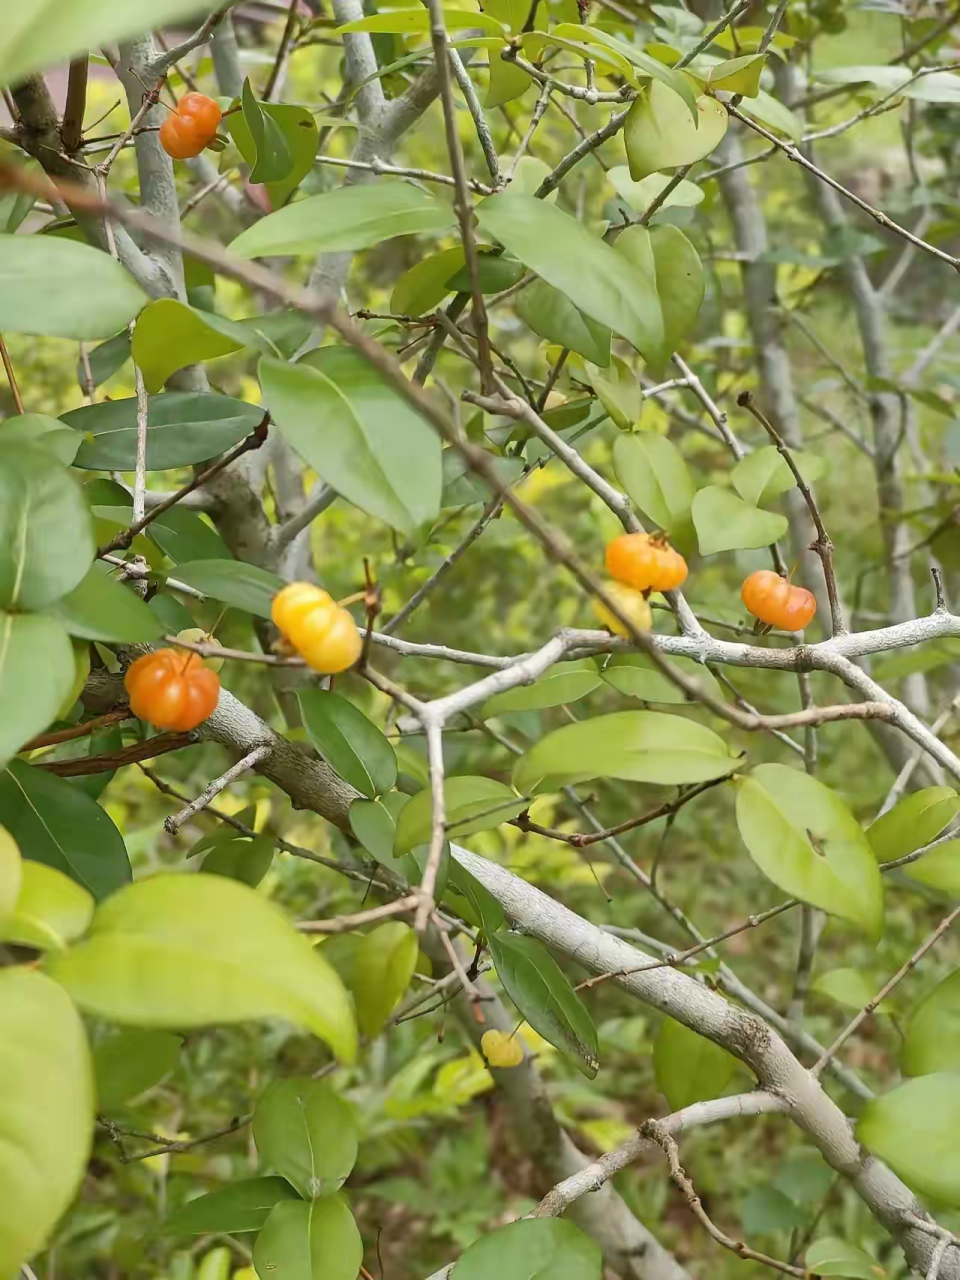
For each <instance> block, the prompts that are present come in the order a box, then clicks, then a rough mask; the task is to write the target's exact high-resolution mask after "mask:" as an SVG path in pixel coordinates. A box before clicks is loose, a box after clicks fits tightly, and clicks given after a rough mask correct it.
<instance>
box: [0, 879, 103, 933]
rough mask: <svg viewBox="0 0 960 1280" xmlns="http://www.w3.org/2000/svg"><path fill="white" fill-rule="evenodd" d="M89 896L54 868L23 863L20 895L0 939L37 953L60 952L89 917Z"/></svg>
mask: <svg viewBox="0 0 960 1280" xmlns="http://www.w3.org/2000/svg"><path fill="white" fill-rule="evenodd" d="M93 908H94V900H93V895H92V894H91V893H89V892H88V891H87V890H86V889H84V887H83V885H80V884H77V882H76V881H75V880H71V879H70V877H69V876H65V875H64V874H63V872H62V871H58V870H57V869H56V867H48V866H46V865H45V864H44V863H42V862H32V861H29V860H24V862H23V870H22V880H21V884H20V895H19V897H18V898H17V902H16V906H15V907H14V910H13V913H12V915H11V916H10V917H9V918H8V919H7V921H6V923H5V924H4V923H0V938H2V939H3V940H4V941H5V942H16V943H19V944H20V945H21V946H25V947H36V949H37V950H38V951H51V950H62V948H63V947H65V946H66V945H67V943H69V942H72V941H73V940H74V939H75V938H79V937H80V936H81V934H82V933H83V932H84V931H85V930H86V928H87V926H88V925H89V923H90V921H91V919H92V918H93Z"/></svg>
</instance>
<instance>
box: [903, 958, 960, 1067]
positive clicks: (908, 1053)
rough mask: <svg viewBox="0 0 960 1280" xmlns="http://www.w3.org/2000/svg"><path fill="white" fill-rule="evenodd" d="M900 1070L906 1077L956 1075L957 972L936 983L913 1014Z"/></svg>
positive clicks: (959, 1037)
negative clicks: (939, 1074) (935, 1074)
mask: <svg viewBox="0 0 960 1280" xmlns="http://www.w3.org/2000/svg"><path fill="white" fill-rule="evenodd" d="M900 1070H901V1071H902V1072H903V1074H904V1075H906V1076H926V1075H930V1074H931V1073H932V1072H935V1071H960V970H957V971H956V972H954V973H951V974H950V976H949V977H947V978H944V980H943V981H942V982H940V983H938V984H937V985H936V986H935V987H934V989H933V990H932V991H931V992H930V993H929V994H928V995H927V996H926V997H925V998H924V999H923V1000H921V1002H920V1004H919V1005H918V1006H917V1008H916V1009H915V1010H914V1014H913V1017H912V1018H911V1019H910V1025H909V1027H908V1028H907V1034H906V1036H905V1037H904V1041H903V1047H902V1048H901V1051H900Z"/></svg>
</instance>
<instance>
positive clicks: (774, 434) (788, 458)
mask: <svg viewBox="0 0 960 1280" xmlns="http://www.w3.org/2000/svg"><path fill="white" fill-rule="evenodd" d="M737 404H739V405H741V406H742V407H743V408H744V409H748V410H749V411H750V413H751V414H753V416H754V418H756V420H757V421H758V422H759V423H760V425H761V426H762V427H763V429H764V430H765V431H766V433H767V435H768V436H769V437H770V439H771V440H772V441H773V442H774V444H775V445H776V446H777V452H778V453H779V454H780V456H781V457H782V458H783V460H784V462H786V464H787V466H788V467H789V468H790V471H791V473H792V475H793V478H794V479H795V480H796V482H797V488H798V489H799V491H800V494H801V496H802V498H803V500H804V502H805V503H806V504H807V510H808V511H809V512H810V518H811V519H812V520H813V524H814V528H815V529H816V531H817V540H816V542H814V544H813V550H814V551H816V553H817V555H818V556H819V557H820V563H821V564H822V565H823V579H824V582H825V584H826V588H827V597H828V599H829V601H830V624H831V634H833V635H834V636H839V635H844V634H845V633H846V630H847V628H846V625H845V623H844V621H843V606H842V605H841V603H840V592H839V590H838V589H837V577H836V574H835V572H834V568H833V540H832V539H831V537H830V535H829V534H828V533H827V531H826V528H825V527H824V523H823V517H822V516H821V514H820V508H819V507H818V506H817V502H816V499H815V498H814V496H813V493H812V491H811V489H810V486H809V485H808V484H807V482H806V480H804V478H803V475H802V473H801V471H800V468H799V467H798V466H797V464H796V462H795V461H794V458H793V454H792V453H791V452H790V449H789V448H788V447H787V445H786V443H785V442H784V439H783V437H782V436H781V435H780V432H779V431H778V430H777V429H776V427H775V426H774V425H773V423H772V422H771V421H770V420H769V418H767V417H766V416H765V415H764V414H763V413H761V412H760V410H759V409H758V408H757V406H756V405H755V404H754V402H753V396H752V395H751V394H750V392H749V391H742V392H741V393H740V395H739V396H737Z"/></svg>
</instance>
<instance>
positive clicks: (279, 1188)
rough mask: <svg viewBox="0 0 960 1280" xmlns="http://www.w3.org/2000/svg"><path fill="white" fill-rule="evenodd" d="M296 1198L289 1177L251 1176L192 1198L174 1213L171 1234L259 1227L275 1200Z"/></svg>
mask: <svg viewBox="0 0 960 1280" xmlns="http://www.w3.org/2000/svg"><path fill="white" fill-rule="evenodd" d="M296 1199H297V1193H296V1192H295V1191H294V1189H293V1187H291V1185H290V1183H289V1182H287V1180H286V1178H247V1179H246V1180H245V1181H243V1182H234V1183H232V1184H231V1185H230V1186H229V1187H222V1188H221V1189H220V1190H219V1191H210V1192H208V1194H207V1195H205V1196H197V1197H196V1198H195V1199H194V1200H188V1201H187V1203H186V1204H185V1205H183V1206H182V1207H181V1208H179V1209H177V1210H176V1211H175V1212H174V1213H172V1214H171V1215H170V1217H169V1218H168V1219H167V1221H166V1224H165V1226H166V1230H167V1231H168V1232H169V1233H170V1234H171V1235H178V1236H200V1235H208V1234H211V1233H217V1234H225V1235H239V1234H241V1233H242V1232H244V1231H259V1230H260V1228H261V1227H262V1226H263V1224H264V1223H265V1222H266V1220H267V1218H269V1216H270V1211H271V1209H272V1208H273V1206H274V1205H275V1204H279V1203H280V1201H281V1200H296Z"/></svg>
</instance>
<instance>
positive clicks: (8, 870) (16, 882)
mask: <svg viewBox="0 0 960 1280" xmlns="http://www.w3.org/2000/svg"><path fill="white" fill-rule="evenodd" d="M22 866H23V863H22V860H21V858H20V850H19V849H18V848H17V842H16V840H14V838H13V836H12V835H11V834H10V832H9V831H5V830H4V829H3V827H0V934H2V930H3V928H4V925H5V924H6V921H7V920H8V919H9V918H10V916H11V914H12V913H13V910H14V908H15V907H16V905H17V898H18V897H19V896H20V885H21V883H22V882H23V870H22Z"/></svg>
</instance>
